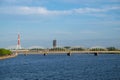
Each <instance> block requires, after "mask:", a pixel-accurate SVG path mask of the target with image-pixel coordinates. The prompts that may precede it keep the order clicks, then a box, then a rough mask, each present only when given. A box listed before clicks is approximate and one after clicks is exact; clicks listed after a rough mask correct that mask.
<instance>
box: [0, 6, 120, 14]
mask: <svg viewBox="0 0 120 80" xmlns="http://www.w3.org/2000/svg"><path fill="white" fill-rule="evenodd" d="M111 10H120V7H119V6H115V7H105V8H89V7H85V8H76V9H70V10H48V9H47V8H45V7H27V6H21V7H16V6H14V7H0V13H3V14H20V15H71V14H89V13H102V12H108V11H111Z"/></svg>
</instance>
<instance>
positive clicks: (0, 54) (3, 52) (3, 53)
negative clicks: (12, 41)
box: [0, 48, 17, 59]
mask: <svg viewBox="0 0 120 80" xmlns="http://www.w3.org/2000/svg"><path fill="white" fill-rule="evenodd" d="M15 56H17V54H12V52H11V51H10V50H7V49H4V48H0V59H6V58H12V57H15Z"/></svg>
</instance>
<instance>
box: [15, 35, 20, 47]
mask: <svg viewBox="0 0 120 80" xmlns="http://www.w3.org/2000/svg"><path fill="white" fill-rule="evenodd" d="M16 49H21V44H20V34H18V41H17V48H16Z"/></svg>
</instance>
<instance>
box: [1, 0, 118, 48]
mask: <svg viewBox="0 0 120 80" xmlns="http://www.w3.org/2000/svg"><path fill="white" fill-rule="evenodd" d="M119 14H120V0H0V36H1V39H0V47H5V48H7V47H13V46H14V47H15V46H16V45H17V34H18V32H19V33H20V35H21V45H22V47H26V48H29V47H32V46H34V47H35V46H41V47H45V48H46V47H52V40H53V39H57V41H58V46H84V47H93V46H104V47H107V46H115V47H119V48H120V36H119V34H120V15H119Z"/></svg>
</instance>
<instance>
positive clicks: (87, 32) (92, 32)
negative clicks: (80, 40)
mask: <svg viewBox="0 0 120 80" xmlns="http://www.w3.org/2000/svg"><path fill="white" fill-rule="evenodd" d="M80 33H82V34H97V32H95V31H90V30H85V31H81V32H80Z"/></svg>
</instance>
